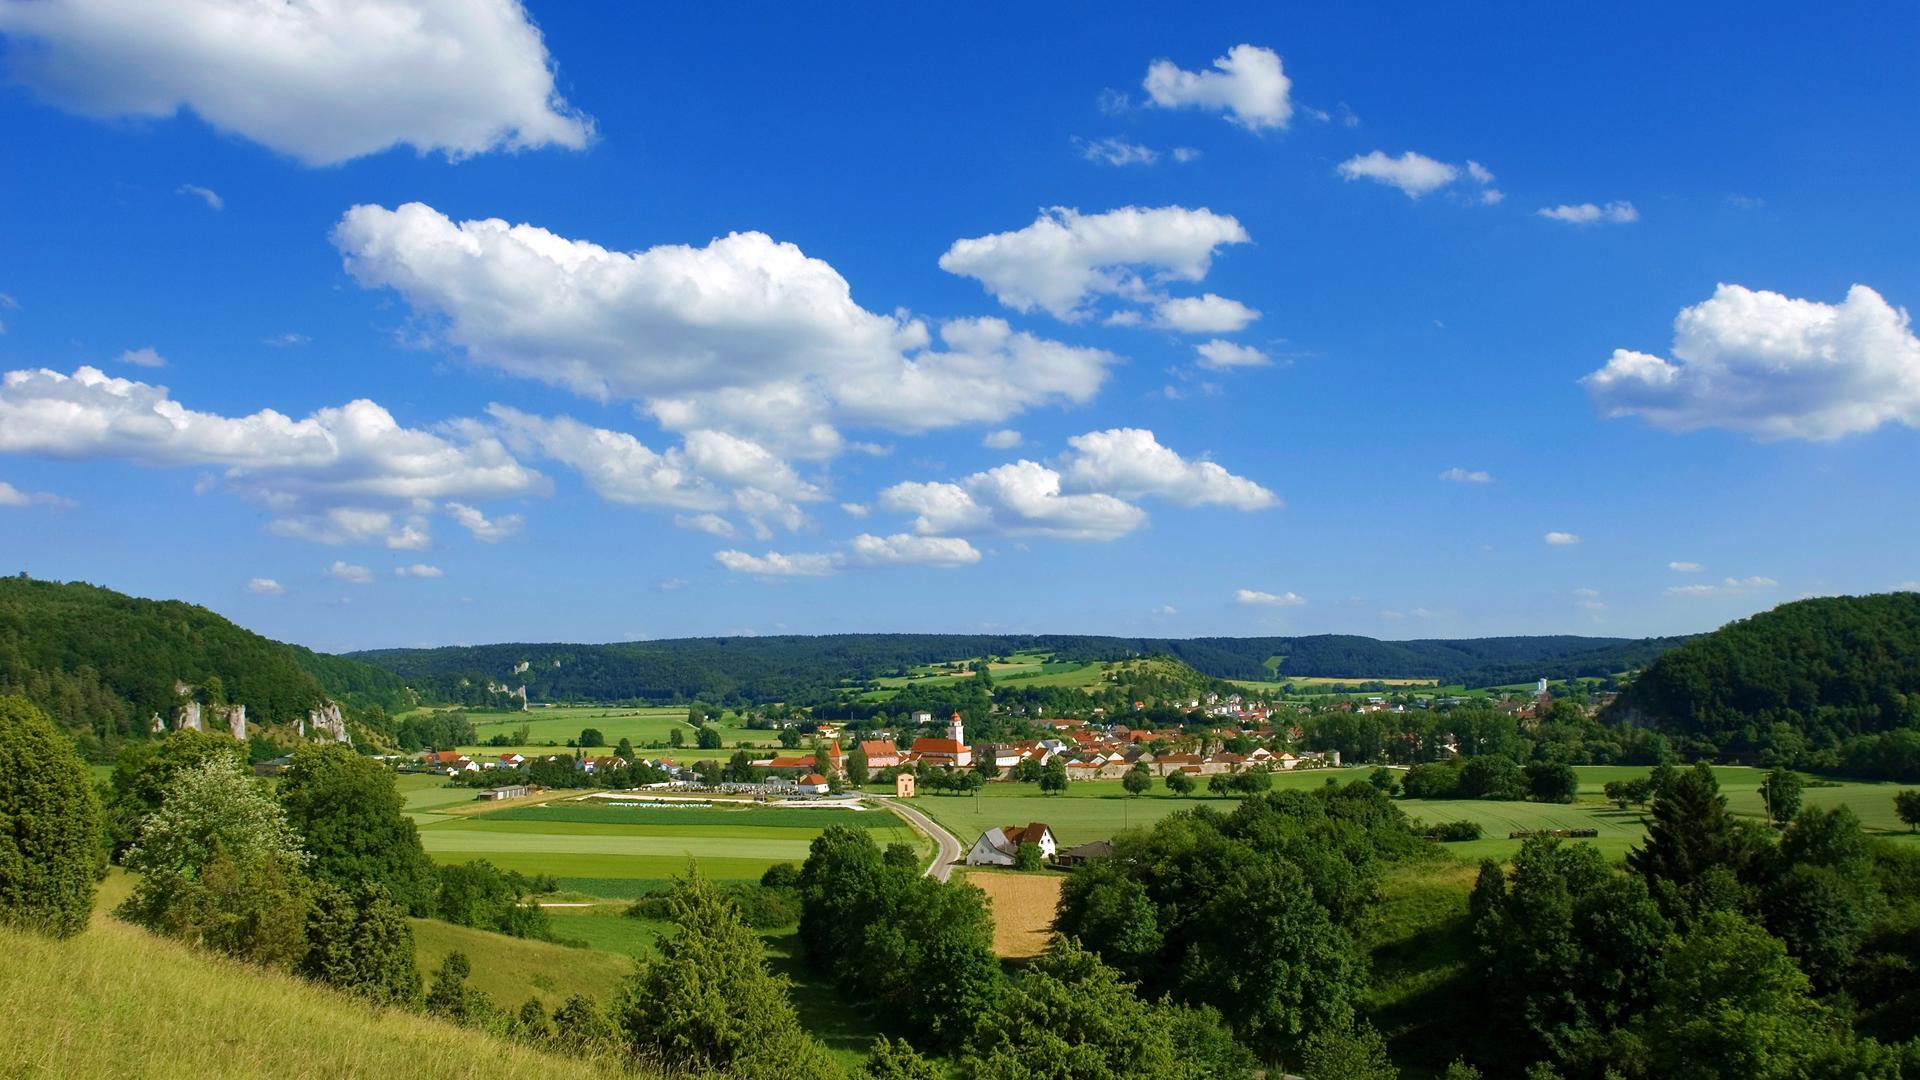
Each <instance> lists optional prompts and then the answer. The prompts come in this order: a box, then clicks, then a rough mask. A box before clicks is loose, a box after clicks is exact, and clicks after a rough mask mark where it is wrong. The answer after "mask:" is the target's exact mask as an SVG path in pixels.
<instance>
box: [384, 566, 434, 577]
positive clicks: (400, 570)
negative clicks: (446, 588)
mask: <svg viewBox="0 0 1920 1080" xmlns="http://www.w3.org/2000/svg"><path fill="white" fill-rule="evenodd" d="M393 576H394V577H410V578H437V577H445V576H446V571H444V570H442V569H440V568H439V567H437V566H428V565H427V564H426V563H412V564H410V565H407V566H396V567H394V568H393Z"/></svg>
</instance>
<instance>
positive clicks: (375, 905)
mask: <svg viewBox="0 0 1920 1080" xmlns="http://www.w3.org/2000/svg"><path fill="white" fill-rule="evenodd" d="M299 970H300V972H301V973H302V974H304V975H307V976H309V977H311V978H315V979H319V980H320V981H321V982H324V983H328V984H330V985H333V986H337V987H339V988H340V989H342V990H351V991H353V992H354V993H357V994H363V995H365V996H366V997H369V998H372V999H373V1000H375V1001H378V1002H381V1003H384V1004H393V1005H411V1004H414V1003H416V1002H418V1001H419V1000H420V971H419V969H418V968H417V967H415V966H414V958H413V926H412V924H411V923H409V922H407V911H406V909H405V908H404V907H401V906H400V905H399V904H397V903H395V902H394V901H393V899H392V898H391V897H390V896H389V895H388V894H387V890H386V889H385V888H384V887H382V886H380V885H379V884H377V883H375V882H371V881H369V882H365V883H363V884H362V885H360V887H359V888H358V890H356V891H355V892H351V893H349V892H347V891H346V890H344V889H340V888H337V887H335V886H333V885H328V884H324V883H322V884H319V885H317V886H316V887H315V889H314V890H313V907H312V909H311V910H310V911H309V912H308V913H307V955H306V958H305V959H303V960H302V961H301V962H300V968H299Z"/></svg>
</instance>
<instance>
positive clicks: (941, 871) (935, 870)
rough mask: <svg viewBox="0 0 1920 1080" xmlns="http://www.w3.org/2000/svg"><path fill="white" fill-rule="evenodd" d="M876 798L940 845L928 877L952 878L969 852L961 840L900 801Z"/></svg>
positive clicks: (942, 879) (928, 870) (884, 797)
mask: <svg viewBox="0 0 1920 1080" xmlns="http://www.w3.org/2000/svg"><path fill="white" fill-rule="evenodd" d="M875 798H876V799H877V801H879V802H880V803H881V805H883V806H885V807H886V808H887V809H889V810H891V811H893V812H894V813H896V814H898V815H900V816H901V817H903V818H905V819H906V820H907V824H909V825H912V826H913V827H914V828H916V829H919V830H920V831H921V832H923V833H926V834H927V835H928V836H931V837H933V842H934V843H935V844H937V845H939V847H940V851H939V853H938V854H936V855H935V856H934V857H933V865H932V866H929V867H927V872H926V876H927V877H930V878H933V879H934V880H936V881H945V880H947V879H948V878H949V877H952V876H953V868H954V866H955V864H957V863H959V861H960V860H961V858H963V857H964V856H965V855H966V851H967V849H966V848H965V847H962V846H961V844H960V841H959V839H958V838H957V837H955V836H954V835H953V834H952V833H950V832H948V831H947V830H946V829H945V828H943V827H942V826H941V825H940V823H939V822H937V821H935V820H933V819H932V818H930V817H928V816H927V815H925V814H923V813H921V812H920V811H918V810H916V809H914V808H913V807H911V806H908V805H907V804H906V803H903V802H901V801H900V800H898V799H894V798H889V797H886V796H875Z"/></svg>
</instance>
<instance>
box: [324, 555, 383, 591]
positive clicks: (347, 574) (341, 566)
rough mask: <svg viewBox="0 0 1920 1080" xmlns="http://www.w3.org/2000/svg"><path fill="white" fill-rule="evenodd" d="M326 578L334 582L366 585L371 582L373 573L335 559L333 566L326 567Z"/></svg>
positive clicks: (362, 567) (364, 568)
mask: <svg viewBox="0 0 1920 1080" xmlns="http://www.w3.org/2000/svg"><path fill="white" fill-rule="evenodd" d="M327 576H328V577H330V578H332V579H334V580H335V581H345V582H348V583H350V584H354V585H366V584H368V583H370V582H372V581H373V571H371V570H369V569H367V568H366V567H364V566H355V565H354V564H352V563H350V562H342V561H341V560H339V559H335V560H334V561H333V565H332V566H329V567H327Z"/></svg>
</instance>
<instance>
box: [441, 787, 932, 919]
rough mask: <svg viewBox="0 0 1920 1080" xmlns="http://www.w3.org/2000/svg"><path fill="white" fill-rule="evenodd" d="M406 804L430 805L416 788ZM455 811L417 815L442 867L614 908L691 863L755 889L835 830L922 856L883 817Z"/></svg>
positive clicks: (901, 828)
mask: <svg viewBox="0 0 1920 1080" xmlns="http://www.w3.org/2000/svg"><path fill="white" fill-rule="evenodd" d="M409 797H410V798H422V797H424V796H423V795H422V793H421V789H419V788H415V789H414V790H413V791H412V792H410V793H409ZM451 809H453V808H452V807H443V808H442V809H441V812H438V813H435V812H432V811H427V812H423V813H416V814H415V820H416V822H418V823H419V826H420V842H421V844H422V845H423V846H424V847H425V848H426V849H427V853H428V854H429V855H431V856H432V857H433V858H434V859H435V860H436V861H439V862H465V861H468V860H471V859H485V860H487V861H488V862H491V863H493V864H494V865H495V866H498V867H500V868H501V869H503V870H517V871H519V872H520V873H523V874H529V875H532V874H548V875H551V876H553V877H554V878H556V879H558V880H559V883H560V887H561V889H563V890H565V891H568V892H573V893H582V894H586V895H589V896H600V897H609V898H622V899H624V898H631V897H634V896H638V895H639V894H641V893H643V892H646V891H648V890H650V889H652V888H656V887H658V886H659V885H660V884H661V883H663V882H664V881H666V880H667V879H669V878H672V877H674V876H676V875H683V874H685V873H686V872H687V867H688V865H689V864H690V863H693V864H697V865H698V866H699V868H700V872H701V873H702V874H704V875H706V876H707V877H709V878H712V879H714V880H716V881H751V880H755V879H758V878H759V877H760V875H761V874H762V873H764V872H766V869H767V867H769V866H772V865H773V864H774V863H777V862H792V863H799V862H803V861H805V860H806V857H807V847H808V845H809V844H811V843H812V842H813V838H814V837H816V836H818V835H820V832H821V830H822V829H824V828H826V827H827V826H828V825H834V824H845V825H855V826H861V827H865V828H869V829H871V830H873V837H874V840H875V841H876V842H877V843H879V844H881V845H882V846H885V845H886V844H889V843H892V842H895V841H900V842H904V843H909V844H913V845H914V846H915V847H916V848H919V847H921V846H922V845H921V842H920V839H919V837H918V836H917V834H915V833H913V832H912V831H911V830H910V829H908V828H907V827H906V826H905V825H904V824H902V823H901V822H900V820H899V819H898V818H896V817H894V816H893V815H892V814H889V813H886V812H885V811H883V810H865V811H859V810H830V809H815V808H801V809H794V808H748V809H721V808H718V807H716V808H711V809H658V808H644V807H643V806H638V805H636V806H631V807H617V806H613V805H610V804H609V801H608V800H605V799H593V800H590V801H588V800H582V799H578V798H574V797H572V796H568V797H563V798H558V799H552V800H549V801H547V802H543V803H540V804H537V805H514V804H511V803H510V804H507V805H505V806H501V807H498V808H494V807H492V806H491V805H488V806H485V807H481V806H475V805H473V804H471V803H469V804H466V806H464V807H462V808H461V809H463V810H464V811H465V812H462V813H452V812H447V811H449V810H451Z"/></svg>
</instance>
